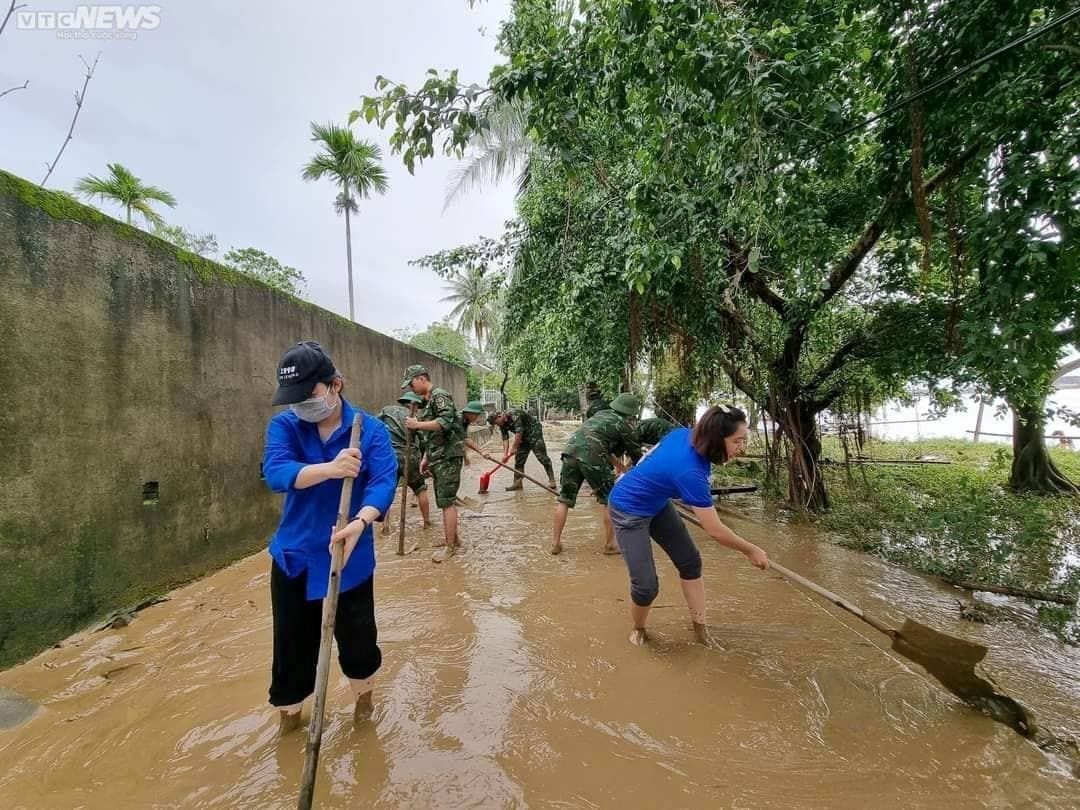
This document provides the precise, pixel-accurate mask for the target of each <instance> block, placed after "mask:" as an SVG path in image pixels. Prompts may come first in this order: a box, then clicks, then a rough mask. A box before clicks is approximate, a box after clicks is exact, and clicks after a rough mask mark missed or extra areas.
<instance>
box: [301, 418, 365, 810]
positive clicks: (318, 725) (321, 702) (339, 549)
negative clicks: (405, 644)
mask: <svg viewBox="0 0 1080 810" xmlns="http://www.w3.org/2000/svg"><path fill="white" fill-rule="evenodd" d="M361 419H362V416H361V414H359V413H358V414H356V416H355V417H354V418H353V423H352V432H351V433H350V434H349V447H352V448H353V449H357V448H359V447H360V432H361ZM352 489H353V479H351V478H345V479H343V480H342V482H341V500H340V501H339V502H338V514H337V531H341V530H342V529H344V528H345V525H346V524H347V523H348V522H349V512H350V511H351V506H352ZM344 555H345V544H344V543H334V546H333V548H332V549H331V552H330V579H329V581H328V582H327V585H326V598H324V599H323V611H322V640H321V641H320V642H319V664H318V666H317V667H316V669H315V705H314V706H313V707H312V709H311V724H310V725H309V726H308V741H307V749H306V752H305V757H304V775H303V778H302V779H301V780H300V799H299V800H298V801H297V803H296V806H297V808H299V810H311V800H312V797H313V796H314V794H315V770H316V768H318V766H319V748H320V747H321V746H322V733H323V715H324V713H325V709H326V684H327V682H328V681H329V676H330V647H331V644H332V642H333V640H334V619H336V618H337V604H338V594H339V593H341V560H342V557H344Z"/></svg>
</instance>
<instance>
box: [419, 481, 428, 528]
mask: <svg viewBox="0 0 1080 810" xmlns="http://www.w3.org/2000/svg"><path fill="white" fill-rule="evenodd" d="M416 500H417V501H418V502H419V503H420V517H422V518H423V519H424V528H425V529H430V528H431V501H429V500H428V494H427V490H426V489H425V490H423V491H422V492H421V493H420V494H419V495H417V496H416Z"/></svg>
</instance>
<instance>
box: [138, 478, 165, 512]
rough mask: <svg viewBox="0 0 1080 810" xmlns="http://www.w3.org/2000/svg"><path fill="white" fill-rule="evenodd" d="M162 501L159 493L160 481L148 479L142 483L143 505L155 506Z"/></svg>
mask: <svg viewBox="0 0 1080 810" xmlns="http://www.w3.org/2000/svg"><path fill="white" fill-rule="evenodd" d="M160 501H161V496H160V495H159V494H158V482H157V481H147V482H146V483H145V484H143V485H142V505H143V506H155V505H157V504H158V503H159V502H160Z"/></svg>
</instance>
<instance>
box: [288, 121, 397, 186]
mask: <svg viewBox="0 0 1080 810" xmlns="http://www.w3.org/2000/svg"><path fill="white" fill-rule="evenodd" d="M311 140H312V141H314V142H315V143H317V144H318V145H319V150H320V151H319V152H318V153H316V155H315V157H313V158H312V159H311V160H310V161H308V163H307V165H305V166H304V169H303V171H302V172H301V176H302V177H303V178H304V179H305V180H307V181H309V182H314V181H317V180H324V179H326V180H330V181H331V182H333V183H334V184H335V185H337V186H338V187H339V188H340V189H341V190H342V192H343V193H345V194H346V196H348V197H351V196H352V195H353V194H358V195H359V196H360V197H361V198H363V199H367V198H369V197H371V195H372V194H385V193H386V191H387V189H388V188H389V184H388V181H387V177H386V170H385V169H384V168H383V167H382V151H381V150H380V149H379V147H378V146H377V145H376V144H374V143H372V142H371V141H365V140H362V139H357V137H356V135H355V134H354V133H353V131H352V130H351V129H349V128H348V127H342V126H338V125H337V124H316V123H314V122H312V124H311Z"/></svg>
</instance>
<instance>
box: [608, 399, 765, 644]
mask: <svg viewBox="0 0 1080 810" xmlns="http://www.w3.org/2000/svg"><path fill="white" fill-rule="evenodd" d="M745 449H746V414H745V413H743V412H742V411H741V410H739V409H738V408H734V407H722V406H714V407H712V408H709V410H707V411H706V412H705V414H704V415H703V416H702V417H701V419H700V420H699V421H698V423H697V425H696V426H695V427H694V429H693V430H692V431H691V430H690V429H688V428H679V429H676V430H673V431H671V432H670V433H668V434H667V435H666V436H664V438H663V439H661V441H660V443H659V444H658V445H656V447H654V448H653V450H652V452H650V453H649V454H648V455H647V456H645V457H644V458H643V459H642V460H641V461H640V462H638V464H637V465H636V466H635V467H633V468H632V469H631V470H630V471H629V472H628V473H626V475H624V476H622V477H621V478H620V479H619V480H618V482H617V483H616V484H615V488H614V489H612V491H611V495H610V496H609V498H608V505H609V508H610V509H611V523H612V525H613V526H614V527H615V539H616V540H617V541H618V543H619V548H620V549H621V550H622V554H623V559H624V560H625V561H626V567H627V568H628V569H629V571H630V601H631V606H630V615H631V618H632V619H633V622H634V630H633V632H632V633H631V634H630V640H631V641H632V642H633V643H635V644H641V643H643V642H645V641H646V640H647V636H646V634H645V623H646V620H647V619H648V617H649V607H650V605H652V603H653V601H654V600H655V599H656V596H657V594H658V593H659V592H660V583H659V580H657V578H656V563H655V562H654V561H653V552H652V541H656V544H657V545H658V546H660V548H662V549H663V550H664V552H665V553H666V554H667V556H668V557H669V558H670V559H671V561H672V562H673V563H674V564H675V567H676V568H677V569H678V571H679V578H680V580H681V584H682V591H683V596H684V597H685V598H686V605H687V607H688V608H689V609H690V619H691V621H692V622H693V625H694V634H695V635H696V636H697V638H698V640H699V641H701V642H702V643H708V641H709V633H708V628H707V625H706V623H705V583H704V580H703V579H702V578H701V554H700V553H698V550H697V546H695V545H694V541H693V540H692V539H691V538H690V533H689V532H688V531H687V530H686V525H685V524H684V523H683V520H682V518H680V517H679V515H678V513H677V512H676V511H675V507H674V506H673V505H672V503H671V499H672V498H679V499H680V500H682V502H683V503H685V504H686V505H687V506H689V507H690V508H691V509H692V510H693V512H694V514H695V515H696V516H697V518H698V520H700V521H701V524H702V526H703V527H704V529H705V531H706V532H708V533H709V536H710V537H712V538H713V539H714V540H716V541H717V542H718V543H719V544H720V545H722V546H726V547H727V548H731V549H734V550H736V551H741V552H742V553H743V554H745V555H746V556H747V558H749V560H750V562H751V563H752V564H753V565H755V566H757V567H758V568H762V569H764V568H768V567H769V559H768V557H767V556H766V555H765V552H764V551H762V550H761V549H760V548H758V547H757V546H755V545H754V544H753V543H750V542H748V541H746V540H744V539H743V538H741V537H739V535H737V534H735V532H733V531H732V530H731V529H729V528H728V527H727V526H725V525H724V524H723V523H721V522H720V518H719V517H717V515H716V509H715V508H713V500H712V491H711V487H710V485H709V481H710V478H711V472H712V465H713V464H725V463H727V462H728V461H730V460H731V459H733V458H735V457H736V456H739V455H741V454H742V453H743V451H744V450H745Z"/></svg>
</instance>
